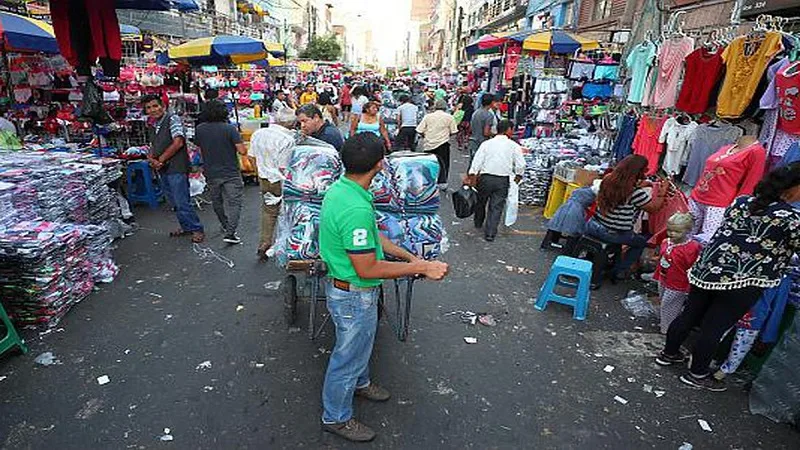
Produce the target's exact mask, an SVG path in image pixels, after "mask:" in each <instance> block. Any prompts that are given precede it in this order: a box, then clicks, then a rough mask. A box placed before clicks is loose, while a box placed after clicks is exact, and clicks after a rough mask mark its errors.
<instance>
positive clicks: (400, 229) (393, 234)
mask: <svg viewBox="0 0 800 450" xmlns="http://www.w3.org/2000/svg"><path fill="white" fill-rule="evenodd" d="M376 219H377V221H378V230H379V231H380V232H381V234H383V235H384V236H386V237H388V238H389V240H391V241H392V242H394V243H395V244H397V245H399V246H400V247H403V248H404V249H406V250H408V251H409V252H411V253H413V254H414V255H416V256H418V257H420V258H423V259H434V258H438V257H439V256H441V255H442V254H443V253H444V252H446V251H447V249H448V241H447V234H446V233H445V230H444V224H443V223H442V219H441V217H439V215H438V214H397V213H391V212H382V211H378V214H377V217H376Z"/></svg>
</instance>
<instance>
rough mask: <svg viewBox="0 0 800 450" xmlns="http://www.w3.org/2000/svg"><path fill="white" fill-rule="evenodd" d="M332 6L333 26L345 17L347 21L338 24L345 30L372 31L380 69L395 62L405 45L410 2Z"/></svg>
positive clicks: (344, 0)
mask: <svg viewBox="0 0 800 450" xmlns="http://www.w3.org/2000/svg"><path fill="white" fill-rule="evenodd" d="M332 3H333V5H334V12H333V15H334V23H335V24H337V23H338V22H339V21H338V20H337V18H339V17H346V18H347V19H348V20H342V21H341V22H343V23H342V24H343V25H344V26H345V27H347V29H348V31H349V30H351V29H352V30H355V31H357V32H358V31H362V32H363V31H364V30H366V29H372V41H373V46H374V47H375V49H376V50H377V52H378V60H379V62H380V63H381V64H382V65H384V66H391V65H393V64H394V63H395V54H396V52H397V51H402V50H403V46H404V45H405V38H406V30H407V29H408V27H409V21H410V13H411V0H334V1H332ZM337 8H338V9H339V11H337V10H336V9H337ZM359 14H360V15H361V17H360V18H358V17H357V15H359Z"/></svg>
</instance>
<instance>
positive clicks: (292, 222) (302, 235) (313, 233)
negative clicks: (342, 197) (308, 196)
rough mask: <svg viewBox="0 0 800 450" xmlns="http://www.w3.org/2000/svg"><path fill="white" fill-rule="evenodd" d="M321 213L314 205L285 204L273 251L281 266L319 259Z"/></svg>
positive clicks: (293, 202) (279, 220) (291, 202)
mask: <svg viewBox="0 0 800 450" xmlns="http://www.w3.org/2000/svg"><path fill="white" fill-rule="evenodd" d="M319 213H320V207H319V206H318V205H315V204H312V203H306V202H295V201H290V202H284V203H283V206H282V208H281V215H280V217H279V219H278V229H277V234H276V237H275V245H274V246H273V247H272V249H271V250H272V251H274V253H275V257H276V260H277V262H278V265H279V266H281V267H284V266H286V264H287V263H288V262H289V261H293V260H302V259H316V258H319Z"/></svg>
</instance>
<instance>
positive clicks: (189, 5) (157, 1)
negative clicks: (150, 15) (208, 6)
mask: <svg viewBox="0 0 800 450" xmlns="http://www.w3.org/2000/svg"><path fill="white" fill-rule="evenodd" d="M117 9H139V10H145V11H169V10H171V9H177V10H178V11H197V10H199V9H200V6H198V5H197V2H196V1H195V0H117Z"/></svg>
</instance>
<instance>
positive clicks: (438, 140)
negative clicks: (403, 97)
mask: <svg viewBox="0 0 800 450" xmlns="http://www.w3.org/2000/svg"><path fill="white" fill-rule="evenodd" d="M415 107H416V106H415ZM434 108H435V111H434V112H432V113H430V114H428V115H426V116H425V117H423V118H422V122H420V124H419V126H417V129H416V132H417V133H419V134H421V135H422V136H423V140H422V149H423V150H425V151H426V152H430V153H433V154H434V155H436V159H438V160H439V180H438V183H439V188H441V189H442V190H447V175H448V174H449V172H450V136H452V135H454V134H456V133H458V126H457V125H456V121H455V119H453V116H451V115H450V114H448V113H447V112H446V111H445V110H446V109H447V103H446V102H445V101H444V100H436V102H435V105H434Z"/></svg>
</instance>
